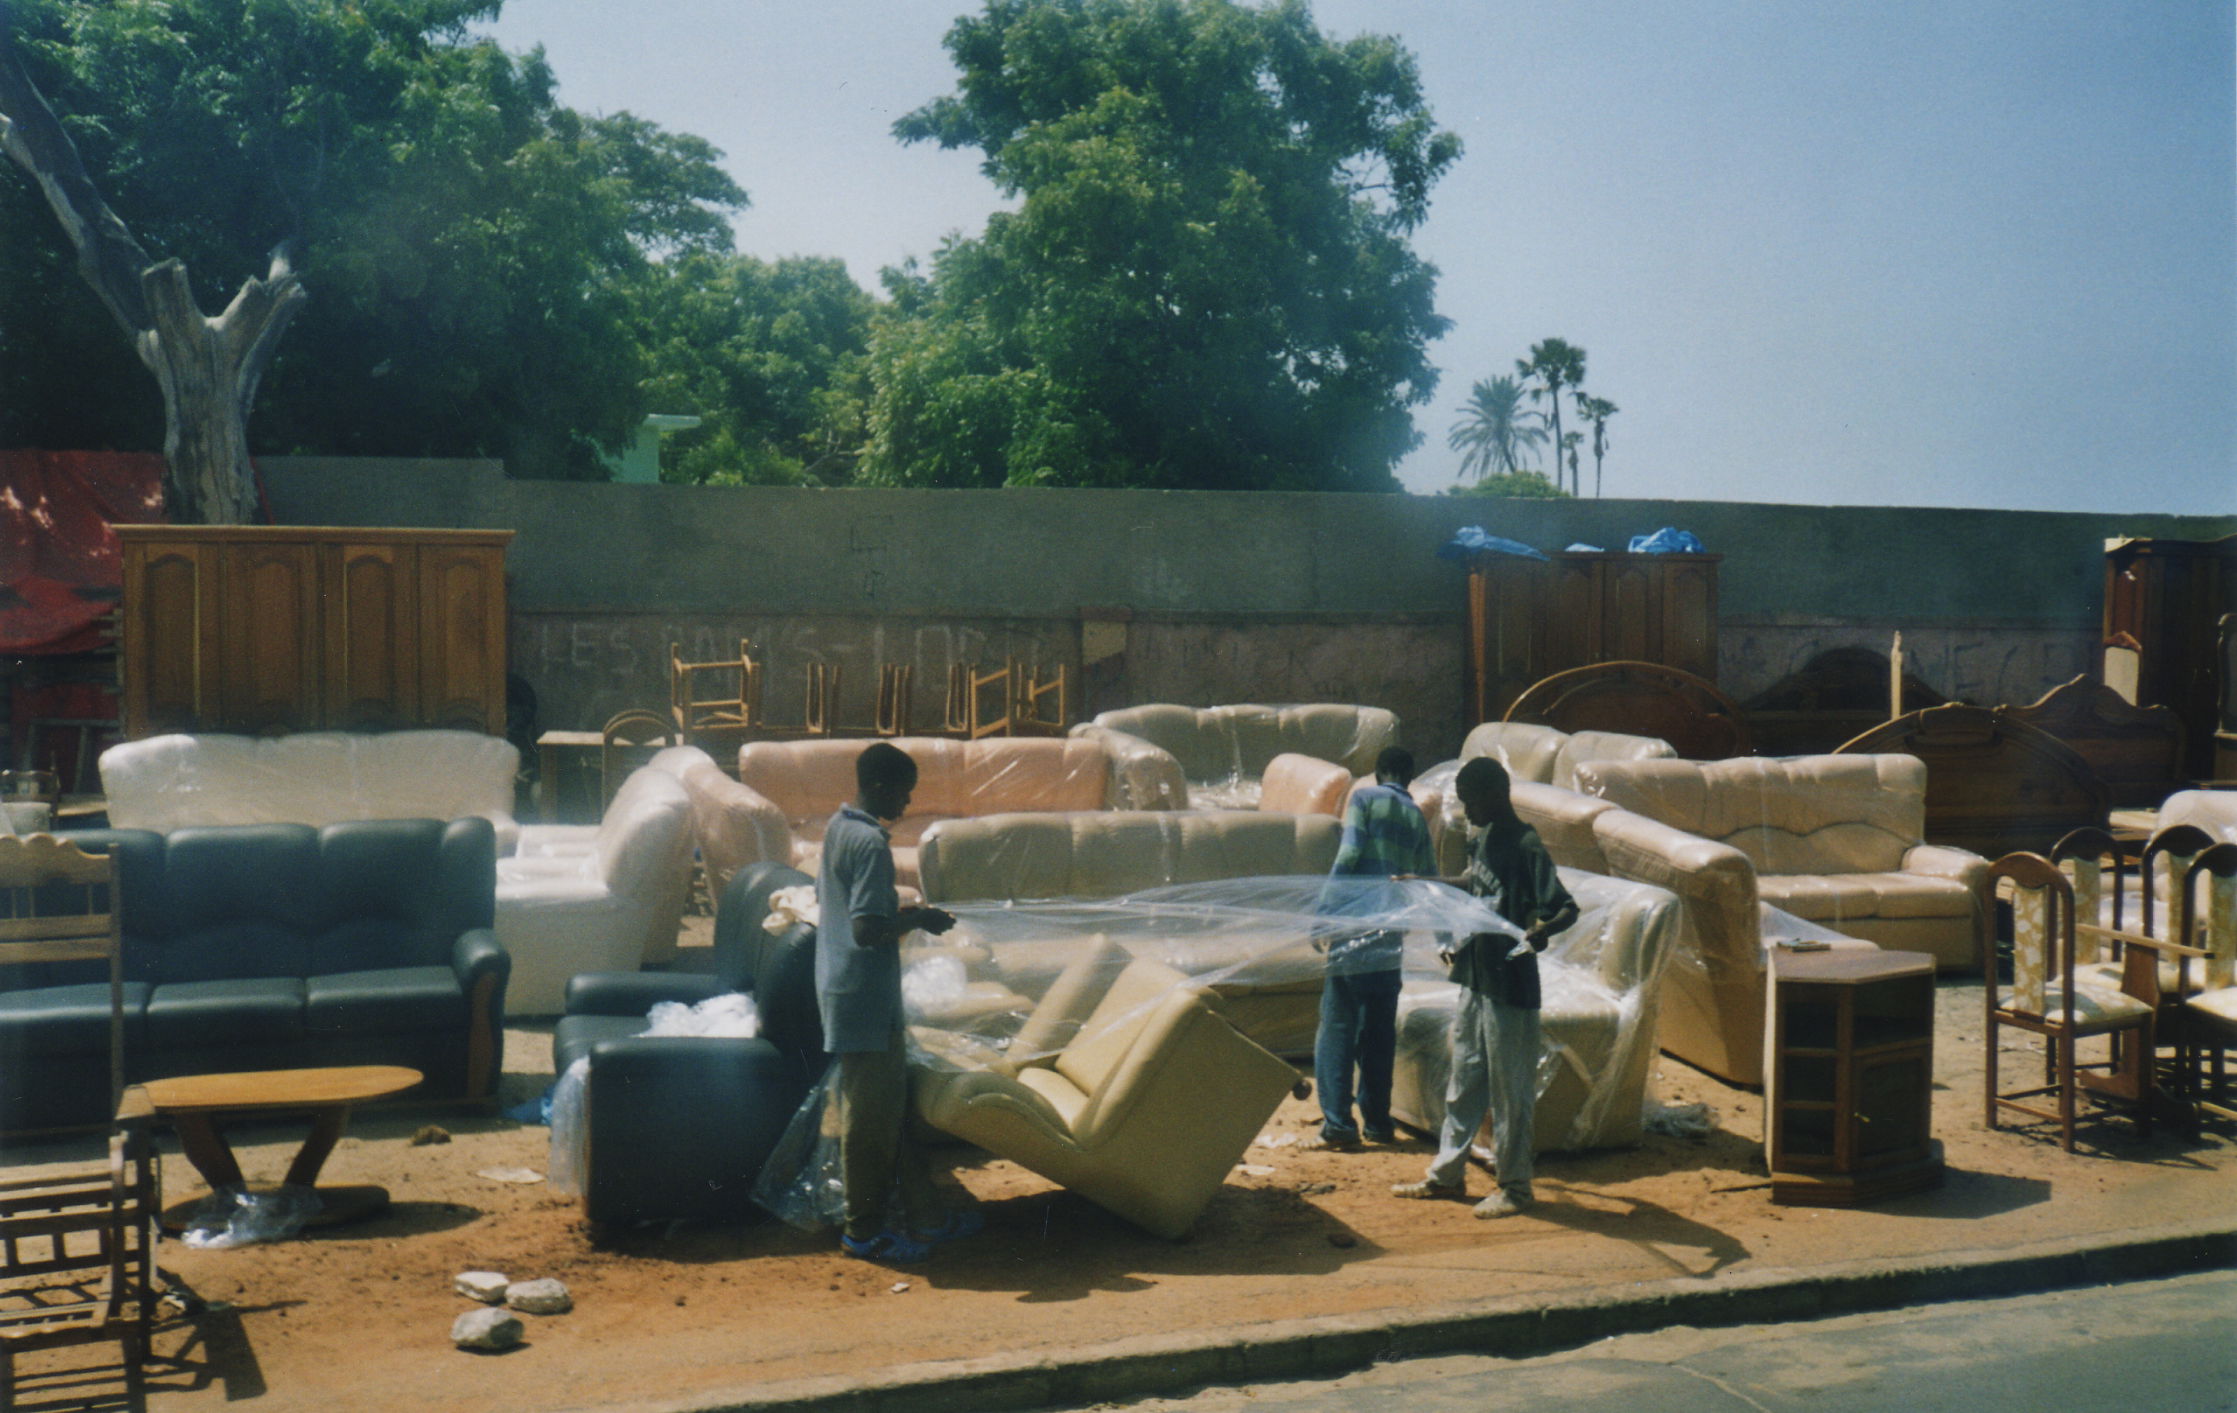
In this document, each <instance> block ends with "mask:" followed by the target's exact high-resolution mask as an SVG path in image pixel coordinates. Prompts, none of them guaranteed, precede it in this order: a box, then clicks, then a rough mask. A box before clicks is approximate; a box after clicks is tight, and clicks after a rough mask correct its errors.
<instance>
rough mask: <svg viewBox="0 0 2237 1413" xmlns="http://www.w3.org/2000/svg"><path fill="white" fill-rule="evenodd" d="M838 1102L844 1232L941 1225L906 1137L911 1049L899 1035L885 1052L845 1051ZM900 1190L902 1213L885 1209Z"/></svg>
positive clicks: (857, 1235)
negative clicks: (843, 1190) (844, 1216)
mask: <svg viewBox="0 0 2237 1413" xmlns="http://www.w3.org/2000/svg"><path fill="white" fill-rule="evenodd" d="M838 1059H839V1083H838V1086H837V1089H836V1092H835V1093H834V1094H833V1095H832V1099H833V1101H834V1102H835V1103H836V1105H837V1106H838V1111H839V1112H838V1128H839V1173H840V1181H841V1182H842V1183H843V1184H844V1185H845V1187H846V1194H847V1196H846V1204H847V1221H846V1231H847V1235H848V1236H851V1237H853V1238H854V1239H855V1240H857V1241H868V1240H869V1239H870V1238H871V1237H874V1236H876V1235H877V1234H878V1233H879V1232H881V1231H883V1230H885V1229H887V1228H888V1227H889V1226H890V1227H894V1228H899V1229H904V1230H905V1229H908V1228H910V1227H914V1228H916V1229H918V1230H925V1229H929V1228H930V1227H932V1226H935V1225H937V1224H938V1220H939V1217H940V1204H939V1198H938V1196H937V1195H936V1194H935V1193H934V1191H933V1187H932V1178H931V1174H930V1172H929V1171H928V1170H927V1168H926V1166H925V1161H924V1154H923V1153H921V1152H919V1151H918V1149H917V1146H916V1145H915V1144H914V1143H911V1142H910V1141H909V1137H908V1119H909V1051H908V1046H907V1044H906V1043H905V1042H904V1041H903V1040H902V1038H901V1036H900V1035H899V1034H898V1033H896V1034H895V1035H894V1037H893V1043H892V1045H890V1046H889V1047H887V1048H886V1049H884V1050H870V1051H864V1052H862V1053H859V1054H851V1053H850V1054H841V1055H840V1056H839V1057H838ZM896 1185H898V1187H899V1195H900V1199H901V1211H900V1213H899V1214H898V1215H896V1214H895V1213H892V1212H890V1211H889V1210H888V1198H889V1197H890V1196H891V1195H892V1194H893V1193H894V1191H895V1187H896Z"/></svg>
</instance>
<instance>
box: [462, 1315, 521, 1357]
mask: <svg viewBox="0 0 2237 1413" xmlns="http://www.w3.org/2000/svg"><path fill="white" fill-rule="evenodd" d="M451 1343H453V1344H455V1345H457V1346H458V1347H459V1348H460V1349H511V1348H512V1347H513V1346H514V1345H516V1344H518V1343H520V1316H518V1315H513V1314H509V1313H507V1312H506V1311H503V1310H498V1309H494V1308H489V1309H481V1310H469V1311H467V1312H466V1313H465V1314H463V1315H461V1316H459V1317H458V1318H457V1319H455V1320H453V1321H451Z"/></svg>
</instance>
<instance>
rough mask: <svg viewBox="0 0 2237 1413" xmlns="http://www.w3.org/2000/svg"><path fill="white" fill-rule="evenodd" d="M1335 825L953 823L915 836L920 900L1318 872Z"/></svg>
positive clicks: (995, 819) (1056, 820)
mask: <svg viewBox="0 0 2237 1413" xmlns="http://www.w3.org/2000/svg"><path fill="white" fill-rule="evenodd" d="M1342 835H1343V829H1342V826H1341V825H1340V823H1339V822H1338V821H1337V820H1336V819H1335V818H1334V817H1332V816H1329V815H1325V814H1272V813H1264V812H1260V811H1254V810H1218V811H1212V810H1108V811H1103V812H1100V813H1095V814H1008V815H994V816H991V817H989V818H986V819H953V820H948V821H946V822H945V823H943V824H941V825H940V826H939V827H938V828H936V829H934V830H932V831H931V832H930V833H928V834H926V835H925V836H924V843H923V847H922V850H921V853H920V856H919V860H918V865H919V876H920V878H921V880H922V883H923V888H924V896H925V898H926V899H927V900H928V901H930V902H934V903H938V904H941V905H942V906H946V905H948V904H951V903H969V902H975V901H980V900H984V899H1003V900H1006V899H1017V898H1114V897H1118V896H1120V895H1122V894H1126V893H1137V892H1140V891H1141V890H1143V889H1145V888H1160V887H1165V886H1167V885H1170V884H1176V883H1192V882H1202V881H1205V880H1209V879H1220V878H1275V877H1281V876H1284V875H1296V874H1326V873H1327V872H1328V870H1329V867H1330V866H1331V865H1332V864H1334V863H1335V861H1336V849H1337V845H1338V843H1339V842H1340V841H1341V838H1342Z"/></svg>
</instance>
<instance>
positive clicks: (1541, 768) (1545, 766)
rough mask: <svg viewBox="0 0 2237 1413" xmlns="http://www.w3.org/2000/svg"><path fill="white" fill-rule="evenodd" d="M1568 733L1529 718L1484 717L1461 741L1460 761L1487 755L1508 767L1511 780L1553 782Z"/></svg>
mask: <svg viewBox="0 0 2237 1413" xmlns="http://www.w3.org/2000/svg"><path fill="white" fill-rule="evenodd" d="M1568 739H1569V733H1567V732H1566V731H1562V730H1560V729H1558V728H1556V727H1552V726H1540V725H1538V724H1537V723H1536V722H1531V721H1487V722H1484V723H1483V724H1482V725H1480V726H1478V727H1476V729H1474V730H1473V731H1470V732H1469V733H1468V739H1467V740H1465V741H1463V742H1461V743H1460V758H1461V759H1462V760H1463V761H1471V760H1476V759H1478V758H1479V757H1482V756H1489V757H1491V759H1493V760H1495V761H1497V762H1499V764H1500V765H1502V766H1504V767H1505V768H1506V771H1507V779H1508V780H1509V781H1510V782H1519V781H1524V780H1529V781H1535V782H1537V783H1538V784H1540V785H1550V784H1552V783H1553V772H1554V763H1555V761H1557V760H1558V759H1559V758H1560V755H1561V747H1562V743H1563V742H1565V741H1567V740H1568Z"/></svg>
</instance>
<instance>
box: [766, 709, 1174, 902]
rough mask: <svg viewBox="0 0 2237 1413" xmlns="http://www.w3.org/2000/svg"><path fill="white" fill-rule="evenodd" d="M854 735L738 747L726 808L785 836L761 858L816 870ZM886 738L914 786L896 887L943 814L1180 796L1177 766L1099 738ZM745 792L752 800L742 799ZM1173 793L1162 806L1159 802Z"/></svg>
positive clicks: (850, 782)
mask: <svg viewBox="0 0 2237 1413" xmlns="http://www.w3.org/2000/svg"><path fill="white" fill-rule="evenodd" d="M868 744H869V743H868V742H866V741H860V740H820V741H756V742H750V743H748V744H746V745H744V746H741V747H739V748H738V779H739V781H740V782H741V784H742V785H743V787H744V790H745V792H746V793H745V794H743V795H740V796H737V797H736V799H737V801H738V803H737V804H734V805H732V806H730V807H731V808H734V809H735V808H744V809H747V810H749V811H751V812H752V815H753V818H754V820H755V821H756V824H755V827H756V828H757V829H758V830H759V837H760V838H762V839H764V840H774V839H782V840H784V841H785V842H784V846H783V847H784V852H783V853H782V854H779V855H771V856H768V861H769V862H773V863H789V864H791V865H792V866H793V867H795V868H800V869H805V870H807V871H809V872H811V873H812V872H814V870H815V865H816V860H817V858H818V856H819V855H820V854H821V852H822V849H823V827H824V825H825V824H826V823H828V822H829V820H830V818H831V816H832V814H833V812H834V811H836V810H837V809H838V808H839V806H841V805H843V804H845V803H846V802H847V801H849V800H851V799H853V798H854V795H855V783H854V763H855V758H856V757H858V756H860V755H861V754H862V751H863V748H864V747H865V746H866V745H868ZM892 744H893V745H895V746H898V747H899V748H900V749H902V750H903V751H906V752H907V753H908V755H909V758H910V759H911V760H913V761H915V762H916V766H917V787H916V792H915V794H914V796H913V797H912V798H911V799H910V801H909V812H908V815H907V816H906V817H905V818H903V819H902V820H901V821H899V822H898V823H897V824H895V825H894V826H893V829H892V835H893V862H894V869H895V872H896V873H897V875H898V876H899V879H900V881H901V883H902V884H903V885H904V886H908V885H912V884H914V883H915V881H916V874H917V843H918V841H919V840H920V839H921V838H922V837H923V836H924V834H925V832H926V831H927V830H929V829H931V828H932V827H933V826H934V825H937V824H938V823H940V822H941V821H942V820H946V819H963V818H971V817H975V816H979V815H991V814H1007V813H1012V812H1019V811H1032V812H1035V813H1041V812H1069V811H1083V810H1085V811H1092V810H1108V809H1114V808H1124V807H1127V804H1128V802H1129V801H1135V800H1143V801H1148V802H1149V803H1147V804H1145V805H1144V806H1143V807H1144V808H1152V809H1163V808H1168V807H1170V808H1176V809H1177V808H1180V806H1181V804H1183V803H1185V801H1186V793H1185V790H1184V789H1183V787H1182V785H1181V777H1180V766H1179V765H1178V764H1177V763H1176V762H1175V761H1174V760H1173V758H1172V757H1171V756H1169V755H1167V754H1166V753H1165V752H1163V751H1160V750H1157V749H1156V748H1154V747H1135V748H1127V747H1121V748H1114V747H1113V746H1111V745H1110V744H1108V743H1105V742H1101V741H1089V740H1079V739H1064V738H1056V739H1049V738H1036V737H1022V736H1021V737H992V738H989V739H987V740H983V741H951V740H943V739H939V738H936V737H924V736H901V737H895V738H893V741H892ZM749 796H750V798H748V797H749ZM1175 796H1179V797H1180V799H1179V800H1178V801H1176V802H1175V803H1173V804H1171V805H1170V806H1168V805H1166V804H1163V803H1159V802H1161V801H1166V800H1173V799H1174V797H1175Z"/></svg>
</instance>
